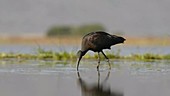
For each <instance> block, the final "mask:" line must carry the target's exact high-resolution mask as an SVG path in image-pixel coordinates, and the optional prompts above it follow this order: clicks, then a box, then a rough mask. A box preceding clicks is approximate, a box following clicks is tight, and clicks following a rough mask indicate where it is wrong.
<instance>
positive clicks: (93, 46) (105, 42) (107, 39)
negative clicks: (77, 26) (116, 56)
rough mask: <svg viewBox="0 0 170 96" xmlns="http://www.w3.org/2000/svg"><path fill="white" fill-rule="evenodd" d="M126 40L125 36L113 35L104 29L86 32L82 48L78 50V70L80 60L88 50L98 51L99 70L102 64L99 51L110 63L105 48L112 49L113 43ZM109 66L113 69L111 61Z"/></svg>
mask: <svg viewBox="0 0 170 96" xmlns="http://www.w3.org/2000/svg"><path fill="white" fill-rule="evenodd" d="M125 40H126V39H124V38H123V37H120V36H116V35H111V34H108V33H106V32H103V31H97V32H91V33H88V34H86V35H85V36H84V37H83V39H82V44H81V50H79V51H78V52H77V56H78V57H79V59H78V63H77V71H78V68H79V63H80V60H81V58H82V57H83V56H84V55H85V54H86V53H87V51H89V50H91V51H94V52H98V65H97V70H98V69H99V65H100V54H99V53H100V52H101V53H102V54H103V55H104V57H105V58H106V59H107V62H108V63H109V58H108V57H107V56H106V55H105V54H104V52H103V49H111V48H110V47H111V46H112V45H115V44H119V43H123V42H124V41H125ZM109 68H110V69H111V65H110V63H109Z"/></svg>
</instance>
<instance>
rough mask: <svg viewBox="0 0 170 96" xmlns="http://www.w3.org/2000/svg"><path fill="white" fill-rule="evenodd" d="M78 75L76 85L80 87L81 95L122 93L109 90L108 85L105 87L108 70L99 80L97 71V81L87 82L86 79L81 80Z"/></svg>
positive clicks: (116, 95) (119, 94)
mask: <svg viewBox="0 0 170 96" xmlns="http://www.w3.org/2000/svg"><path fill="white" fill-rule="evenodd" d="M77 75H78V85H79V86H80V87H81V92H82V96H123V93H121V92H117V91H114V90H111V89H110V87H109V88H106V82H107V80H108V79H109V76H110V71H109V72H108V74H107V76H106V78H105V79H104V81H102V82H101V81H100V72H99V71H98V81H97V83H93V84H87V81H85V80H83V79H82V78H81V76H80V73H79V72H77Z"/></svg>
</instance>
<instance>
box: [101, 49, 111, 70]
mask: <svg viewBox="0 0 170 96" xmlns="http://www.w3.org/2000/svg"><path fill="white" fill-rule="evenodd" d="M101 52H102V54H103V55H104V57H105V58H106V59H107V62H108V63H109V69H111V65H110V62H109V58H108V57H107V56H106V55H105V54H104V52H103V51H101Z"/></svg>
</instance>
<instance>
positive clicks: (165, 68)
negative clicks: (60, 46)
mask: <svg viewBox="0 0 170 96" xmlns="http://www.w3.org/2000/svg"><path fill="white" fill-rule="evenodd" d="M110 62H111V64H112V69H111V70H108V64H107V62H105V61H102V62H101V66H100V71H99V72H98V71H97V69H96V65H97V61H96V60H91V61H88V60H83V61H82V62H81V64H80V68H79V73H78V72H77V71H76V64H75V63H74V62H70V61H43V60H42V61H34V60H30V61H23V62H22V61H15V60H14V61H5V60H4V61H2V60H1V61H0V86H1V87H0V95H1V96H170V91H169V89H170V61H165V60H162V61H159V60H157V61H153V62H143V61H130V60H110ZM99 94H100V95H99Z"/></svg>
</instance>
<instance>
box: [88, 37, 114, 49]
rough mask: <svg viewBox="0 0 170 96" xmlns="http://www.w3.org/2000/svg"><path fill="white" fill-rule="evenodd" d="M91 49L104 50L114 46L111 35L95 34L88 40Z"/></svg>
mask: <svg viewBox="0 0 170 96" xmlns="http://www.w3.org/2000/svg"><path fill="white" fill-rule="evenodd" d="M88 41H89V43H88V44H89V46H91V48H97V49H104V48H110V46H111V45H112V43H113V42H112V36H111V35H109V34H94V35H92V36H89V38H88Z"/></svg>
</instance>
